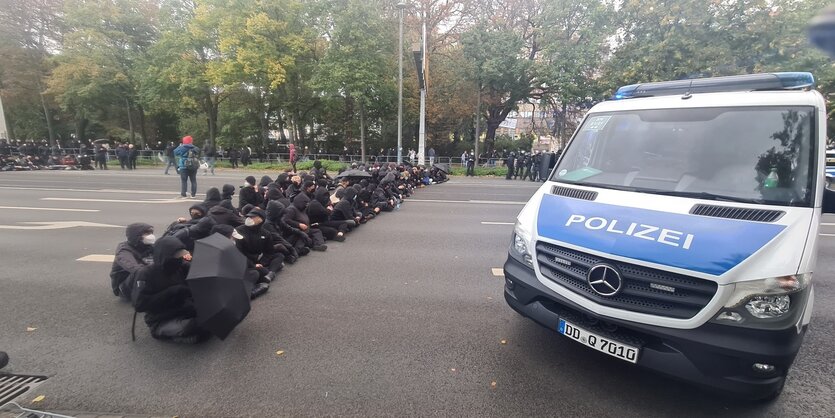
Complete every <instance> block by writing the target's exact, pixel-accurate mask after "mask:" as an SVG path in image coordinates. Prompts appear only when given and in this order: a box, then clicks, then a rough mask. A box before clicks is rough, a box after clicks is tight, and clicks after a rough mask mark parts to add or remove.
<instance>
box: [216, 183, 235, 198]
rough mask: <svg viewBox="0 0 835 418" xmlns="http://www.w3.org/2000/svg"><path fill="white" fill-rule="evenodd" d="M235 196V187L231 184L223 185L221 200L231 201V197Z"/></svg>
mask: <svg viewBox="0 0 835 418" xmlns="http://www.w3.org/2000/svg"><path fill="white" fill-rule="evenodd" d="M234 195H235V186H234V185H231V184H224V185H223V189H222V193H221V194H220V198H221V200H229V201H231V200H232V196H234Z"/></svg>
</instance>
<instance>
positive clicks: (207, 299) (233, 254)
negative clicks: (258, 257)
mask: <svg viewBox="0 0 835 418" xmlns="http://www.w3.org/2000/svg"><path fill="white" fill-rule="evenodd" d="M245 272H246V257H244V255H243V254H241V252H240V251H238V249H237V248H236V247H235V243H234V242H233V241H232V240H230V239H229V238H226V237H224V236H223V235H220V234H217V233H215V234H212V235H210V236H208V237H206V238H203V239H201V240H197V241H195V243H194V258H193V259H192V260H191V267H190V269H189V272H188V277H186V283H188V287H189V289H191V294H192V297H193V298H194V307H195V309H196V310H197V323H198V325H200V327H202V328H203V329H205V330H208V331H210V332H211V333H212V334H214V335H216V336H217V337H218V338H220V339H221V340H223V339H225V338H226V337H227V336H228V335H229V333H230V332H232V330H233V329H234V328H235V326H237V325H238V324H239V323H241V321H243V320H244V318H246V315H247V314H248V313H249V308H250V306H249V293H250V291H251V290H252V289H251V285H250V284H248V283H246V282H245V281H244V274H245ZM248 287H249V288H248Z"/></svg>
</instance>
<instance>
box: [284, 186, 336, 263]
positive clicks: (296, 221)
mask: <svg viewBox="0 0 835 418" xmlns="http://www.w3.org/2000/svg"><path fill="white" fill-rule="evenodd" d="M309 203H310V198H309V197H307V195H306V194H304V193H299V194H298V195H296V198H295V199H294V200H293V204H292V205H290V206H289V207H288V208H286V209H285V210H284V217H283V219H284V222H286V223H287V224H288V225H290V226H291V227H293V228H296V229H299V230H301V231H303V232H305V233H306V234H307V236H308V237H309V238H310V239H311V240H312V243H311V244H312V245H311V246H310V249H312V250H314V251H325V250H327V249H328V246H327V245H325V238H324V237H323V236H322V231H321V230H320V229H319V228H317V227H314V226H312V225H310V217H309V216H307V206H308V204H309ZM297 248H298V245H297Z"/></svg>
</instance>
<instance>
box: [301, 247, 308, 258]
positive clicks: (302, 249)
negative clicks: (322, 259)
mask: <svg viewBox="0 0 835 418" xmlns="http://www.w3.org/2000/svg"><path fill="white" fill-rule="evenodd" d="M308 254H310V248H307V247H302V248H299V255H300V256H305V255H308Z"/></svg>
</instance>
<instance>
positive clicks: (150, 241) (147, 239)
mask: <svg viewBox="0 0 835 418" xmlns="http://www.w3.org/2000/svg"><path fill="white" fill-rule="evenodd" d="M155 242H157V237H155V236H154V234H148V235H145V236H143V237H142V243H143V244H145V245H154V243H155Z"/></svg>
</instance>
